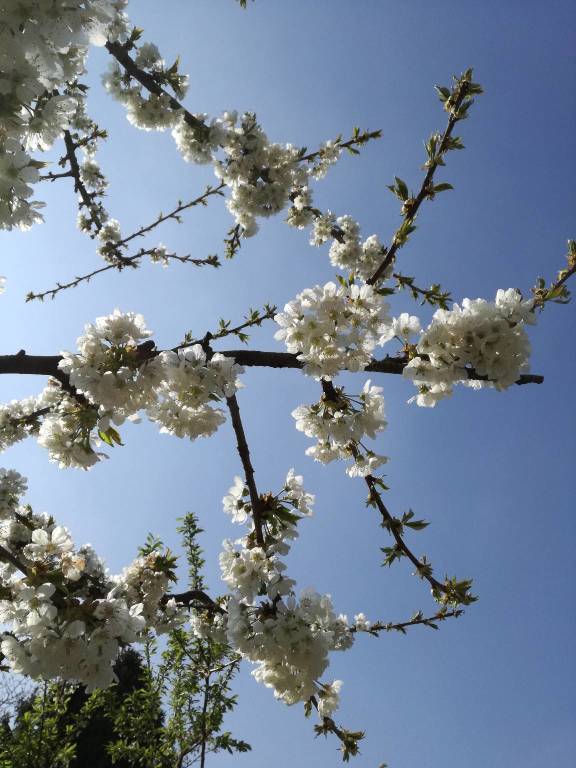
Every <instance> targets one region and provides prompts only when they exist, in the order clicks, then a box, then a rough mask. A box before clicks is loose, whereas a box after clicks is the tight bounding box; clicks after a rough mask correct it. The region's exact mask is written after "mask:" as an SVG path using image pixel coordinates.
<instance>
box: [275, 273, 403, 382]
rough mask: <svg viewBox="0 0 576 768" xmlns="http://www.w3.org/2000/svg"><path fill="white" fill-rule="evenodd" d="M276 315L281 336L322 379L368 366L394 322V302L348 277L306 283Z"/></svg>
mask: <svg viewBox="0 0 576 768" xmlns="http://www.w3.org/2000/svg"><path fill="white" fill-rule="evenodd" d="M274 320H275V321H276V323H277V324H278V325H279V326H280V330H278V331H277V332H276V334H275V338H276V339H279V340H282V341H284V343H285V344H286V348H287V349H288V351H289V352H292V353H294V354H297V355H298V359H299V360H301V361H302V362H303V363H304V372H305V373H307V374H308V375H310V376H314V377H316V378H318V379H319V378H322V377H323V378H327V379H329V378H332V377H334V376H336V374H337V373H338V372H339V371H341V370H343V369H347V370H349V371H361V370H363V369H364V368H365V367H366V366H367V365H368V364H369V363H370V360H371V359H372V352H373V351H374V349H375V347H376V346H377V344H378V343H380V340H381V339H382V338H383V337H386V338H387V333H388V328H389V325H390V317H389V315H388V304H387V303H386V302H384V301H383V300H382V297H381V296H380V295H379V294H378V293H377V292H376V291H375V290H374V289H373V288H372V286H370V285H367V284H364V285H361V286H358V285H355V284H352V285H350V284H348V283H344V282H342V283H340V284H339V285H336V283H332V282H329V283H326V285H324V286H320V285H316V286H314V288H306V289H305V290H304V291H302V293H299V294H298V295H297V296H296V298H295V299H293V300H292V301H290V302H288V304H286V305H285V307H284V312H281V313H279V314H277V315H276V316H275V318H274Z"/></svg>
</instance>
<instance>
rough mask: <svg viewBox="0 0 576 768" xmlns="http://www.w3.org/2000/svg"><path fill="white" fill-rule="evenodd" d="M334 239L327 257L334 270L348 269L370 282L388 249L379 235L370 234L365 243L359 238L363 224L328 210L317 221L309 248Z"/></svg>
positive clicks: (387, 271) (317, 217) (388, 270)
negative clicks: (335, 268) (369, 279)
mask: <svg viewBox="0 0 576 768" xmlns="http://www.w3.org/2000/svg"><path fill="white" fill-rule="evenodd" d="M329 240H331V241H332V242H331V244H330V250H329V252H328V256H329V258H330V263H331V264H332V266H333V267H337V268H340V269H345V270H347V271H348V272H349V273H351V274H352V275H353V276H354V277H355V278H358V279H360V280H368V278H369V277H371V276H372V275H373V274H374V273H375V272H376V270H377V269H378V267H379V266H380V264H381V262H382V261H383V259H384V257H385V255H386V250H385V248H384V246H383V245H382V243H381V242H380V240H379V238H378V235H370V237H368V238H366V240H362V238H361V236H360V225H359V224H358V222H357V221H355V219H353V218H352V217H351V216H348V215H346V216H339V217H338V218H336V216H334V214H332V213H331V212H330V211H327V212H326V213H324V214H318V215H316V216H315V218H314V224H313V227H312V233H311V235H310V245H315V246H320V245H323V244H324V243H326V242H328V241H329ZM391 270H392V267H391V266H390V267H389V268H388V269H387V270H386V271H385V273H384V274H383V275H382V276H381V280H385V279H386V278H388V277H389V276H390V273H391Z"/></svg>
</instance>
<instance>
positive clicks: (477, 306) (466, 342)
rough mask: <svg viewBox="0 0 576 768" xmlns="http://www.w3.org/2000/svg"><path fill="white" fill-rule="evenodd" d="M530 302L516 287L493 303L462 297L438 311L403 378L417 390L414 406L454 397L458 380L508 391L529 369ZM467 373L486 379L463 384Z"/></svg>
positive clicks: (500, 294) (501, 293)
mask: <svg viewBox="0 0 576 768" xmlns="http://www.w3.org/2000/svg"><path fill="white" fill-rule="evenodd" d="M533 308H534V302H533V301H532V300H524V299H523V298H522V294H521V293H520V292H519V291H517V290H516V289H514V288H509V289H508V290H502V289H500V290H498V292H497V294H496V298H495V301H493V302H489V301H486V300H485V299H464V300H463V302H462V306H459V305H458V304H455V305H454V307H453V309H452V310H444V309H438V310H437V311H436V312H435V313H434V316H433V318H432V322H431V323H430V325H429V326H428V328H427V329H426V330H425V331H424V332H423V333H422V335H421V336H420V338H419V340H418V342H417V344H416V346H415V351H416V355H415V356H414V357H413V358H412V359H411V360H410V362H409V363H408V365H407V366H406V367H405V369H404V372H403V373H404V376H405V377H406V378H409V379H411V380H412V381H413V382H414V384H415V385H416V386H417V387H418V390H419V392H418V395H417V396H416V397H415V400H416V402H417V403H418V405H421V406H425V407H433V406H434V405H435V404H436V402H437V401H438V400H440V399H442V398H444V397H448V396H449V395H451V394H452V388H453V385H454V384H455V383H457V382H464V383H468V384H469V385H472V386H475V387H478V386H493V387H495V388H496V389H498V390H502V389H507V388H508V387H509V386H510V385H511V384H513V383H514V382H515V381H517V380H518V377H519V376H520V374H521V373H522V372H524V371H526V370H527V368H528V363H529V359H530V342H529V340H528V336H527V334H526V330H525V325H526V324H527V323H528V324H533V323H534V322H535V316H534V312H533ZM468 371H474V373H475V374H478V375H479V376H482V377H485V381H481V380H480V381H467V378H468Z"/></svg>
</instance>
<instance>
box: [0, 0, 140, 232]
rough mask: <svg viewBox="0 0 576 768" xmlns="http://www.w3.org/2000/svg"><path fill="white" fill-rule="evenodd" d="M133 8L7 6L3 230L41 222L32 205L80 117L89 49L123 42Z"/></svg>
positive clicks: (107, 0)
mask: <svg viewBox="0 0 576 768" xmlns="http://www.w3.org/2000/svg"><path fill="white" fill-rule="evenodd" d="M126 4H127V0H74V1H73V2H67V3H57V8H55V7H54V4H53V3H46V2H39V1H38V0H34V1H33V2H27V3H21V2H17V1H16V0H4V2H2V19H1V21H0V94H1V96H0V99H1V105H2V108H1V109H0V228H3V229H12V228H13V227H19V228H22V229H26V228H28V227H30V226H31V225H32V224H33V223H35V222H37V221H39V220H41V218H42V217H41V215H40V213H39V208H41V207H42V203H39V202H37V201H33V200H30V197H31V195H32V193H33V190H32V187H31V186H30V185H31V184H33V183H34V182H36V181H38V178H39V172H38V170H39V168H40V167H42V165H43V163H41V162H39V161H37V160H35V159H33V157H32V156H31V154H30V152H33V151H35V150H40V151H46V150H48V149H50V147H51V146H52V144H53V143H54V141H55V140H56V139H57V138H58V137H59V136H61V135H62V133H63V131H64V130H66V129H67V128H68V127H69V125H70V124H71V122H72V121H73V120H74V117H75V115H76V114H77V113H78V111H80V112H81V111H82V109H83V100H84V94H83V91H82V90H81V89H80V88H78V87H77V85H76V81H77V78H78V77H79V76H80V75H81V74H82V73H83V72H84V66H85V61H86V55H87V50H88V45H89V44H94V45H103V44H104V43H105V42H106V39H121V38H122V37H124V36H125V34H126V29H127V19H126V16H125V15H124V13H123V9H124V7H125V6H126Z"/></svg>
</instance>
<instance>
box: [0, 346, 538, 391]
mask: <svg viewBox="0 0 576 768" xmlns="http://www.w3.org/2000/svg"><path fill="white" fill-rule="evenodd" d="M184 346H188V345H187V344H183V345H180V346H178V347H174V348H173V349H175V350H177V349H181V348H182V347H184ZM219 353H220V354H221V355H224V356H225V357H233V358H234V360H235V361H236V362H237V363H238V365H242V366H245V367H247V368H251V367H255V368H296V369H300V368H302V367H303V365H304V364H303V363H302V362H301V361H300V360H298V357H297V355H295V354H292V353H290V352H263V351H260V350H252V349H231V350H222V351H220V352H219ZM157 354H159V351H158V350H156V349H152V350H149V351H148V353H147V354H146V355H145V356H143V361H144V360H145V359H147V358H151V357H155V356H156V355H157ZM60 360H62V357H60V355H28V354H26V352H25V351H24V350H20V352H18V353H16V354H15V355H0V375H2V374H3V373H17V374H30V375H36V376H53V377H54V378H59V377H62V376H63V374H62V371H60V370H59V368H58V363H59V362H60ZM407 364H408V359H407V358H406V357H385V358H383V359H381V360H372V362H371V363H370V364H369V365H367V366H366V368H365V369H364V371H365V372H366V373H390V374H401V373H402V371H403V370H404V368H405V367H406V365H407ZM467 378H468V379H469V380H472V381H487V380H488V379H487V378H486V376H481V375H480V374H478V373H476V372H475V371H473V370H471V369H467ZM59 380H61V378H59ZM543 381H544V376H540V375H538V374H530V373H527V374H522V375H521V376H519V378H518V381H516V384H517V385H519V386H520V385H523V384H542V382H543Z"/></svg>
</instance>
